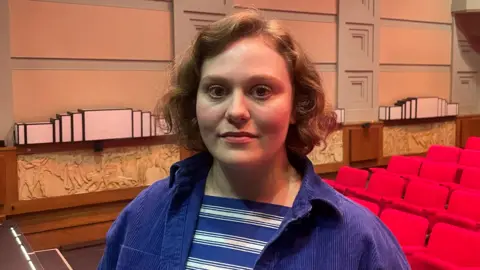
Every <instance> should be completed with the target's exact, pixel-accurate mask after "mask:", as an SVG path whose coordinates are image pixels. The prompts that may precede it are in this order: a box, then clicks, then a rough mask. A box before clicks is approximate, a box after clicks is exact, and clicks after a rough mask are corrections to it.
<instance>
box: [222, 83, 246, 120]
mask: <svg viewBox="0 0 480 270" xmlns="http://www.w3.org/2000/svg"><path fill="white" fill-rule="evenodd" d="M226 118H227V120H228V121H229V122H230V123H232V124H237V125H238V124H243V123H245V122H247V121H248V120H249V119H250V112H249V110H248V104H247V99H246V97H245V95H244V94H243V91H238V90H237V91H234V92H233V93H232V96H231V98H230V103H229V104H228V108H227V111H226Z"/></svg>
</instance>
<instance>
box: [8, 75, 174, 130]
mask: <svg viewBox="0 0 480 270" xmlns="http://www.w3.org/2000/svg"><path fill="white" fill-rule="evenodd" d="M167 78H168V76H167V72H165V71H113V70H109V71H102V70H15V71H13V78H12V79H13V89H14V117H15V121H17V122H18V121H45V119H49V118H50V117H52V116H55V114H57V113H61V112H64V111H71V110H76V109H79V108H80V109H81V108H92V109H95V108H112V107H125V106H127V107H132V108H134V109H142V110H153V109H154V107H155V104H156V102H157V98H159V97H160V96H161V95H162V93H164V91H165V89H167V81H168V79H167ZM126 102H128V103H126ZM32 112H35V113H32Z"/></svg>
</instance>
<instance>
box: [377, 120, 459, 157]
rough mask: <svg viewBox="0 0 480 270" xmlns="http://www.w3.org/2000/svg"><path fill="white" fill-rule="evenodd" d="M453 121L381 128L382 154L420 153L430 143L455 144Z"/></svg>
mask: <svg viewBox="0 0 480 270" xmlns="http://www.w3.org/2000/svg"><path fill="white" fill-rule="evenodd" d="M455 132H456V130H455V122H454V121H449V122H442V123H432V124H421V125H406V126H391V127H388V126H386V127H384V128H383V156H393V155H406V154H420V153H425V152H427V150H428V148H429V147H430V145H433V144H441V145H455Z"/></svg>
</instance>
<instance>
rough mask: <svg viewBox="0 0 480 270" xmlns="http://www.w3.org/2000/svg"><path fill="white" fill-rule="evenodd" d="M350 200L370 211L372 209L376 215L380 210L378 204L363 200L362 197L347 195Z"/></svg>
mask: <svg viewBox="0 0 480 270" xmlns="http://www.w3.org/2000/svg"><path fill="white" fill-rule="evenodd" d="M347 197H348V198H349V199H350V200H352V201H354V202H356V203H358V204H360V205H361V206H363V207H365V208H367V209H369V210H370V211H372V212H373V213H374V214H375V215H378V213H379V212H380V206H379V205H378V204H376V203H374V202H369V201H365V200H362V199H359V198H356V197H350V196H347Z"/></svg>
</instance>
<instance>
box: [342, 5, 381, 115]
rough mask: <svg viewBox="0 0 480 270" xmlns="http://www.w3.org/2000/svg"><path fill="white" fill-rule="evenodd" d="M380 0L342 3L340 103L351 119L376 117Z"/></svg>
mask: <svg viewBox="0 0 480 270" xmlns="http://www.w3.org/2000/svg"><path fill="white" fill-rule="evenodd" d="M378 2H379V1H378V0H355V1H340V2H339V13H338V24H339V25H338V37H339V38H338V43H339V44H338V45H339V46H338V50H339V52H340V53H339V54H338V93H337V97H338V103H337V106H338V107H339V108H345V118H346V119H347V120H348V121H349V122H357V121H369V120H377V112H376V109H377V103H378V102H377V92H378V90H377V89H378V40H379V35H378V33H379V26H378V25H379V21H380V17H379V14H378V12H376V11H378V8H379V5H378Z"/></svg>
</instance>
